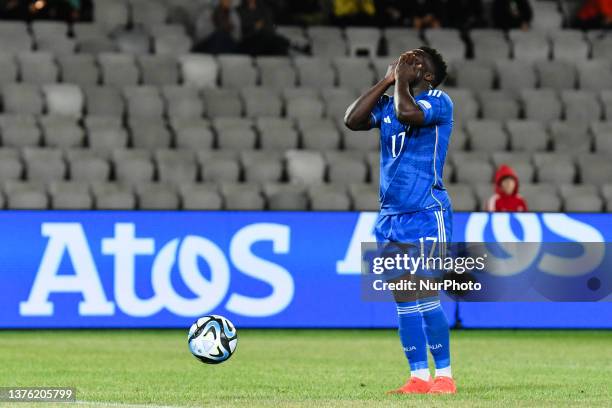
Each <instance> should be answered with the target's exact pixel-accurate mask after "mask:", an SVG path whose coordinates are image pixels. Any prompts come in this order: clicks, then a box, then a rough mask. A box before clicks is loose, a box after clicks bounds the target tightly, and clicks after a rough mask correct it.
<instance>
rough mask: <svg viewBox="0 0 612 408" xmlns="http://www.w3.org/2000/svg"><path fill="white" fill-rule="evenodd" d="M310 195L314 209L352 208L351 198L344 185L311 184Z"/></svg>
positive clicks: (344, 209)
mask: <svg viewBox="0 0 612 408" xmlns="http://www.w3.org/2000/svg"><path fill="white" fill-rule="evenodd" d="M308 197H309V198H310V207H311V209H312V210H314V211H348V210H350V209H351V199H350V198H349V196H348V194H347V193H346V189H345V187H344V186H339V185H318V186H310V187H309V188H308Z"/></svg>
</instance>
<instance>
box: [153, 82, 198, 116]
mask: <svg viewBox="0 0 612 408" xmlns="http://www.w3.org/2000/svg"><path fill="white" fill-rule="evenodd" d="M161 95H162V98H163V99H164V105H165V107H166V112H167V114H168V118H169V119H170V121H171V122H172V121H173V120H180V119H190V118H193V119H199V118H201V117H202V115H203V113H204V105H203V103H202V99H200V95H199V94H198V91H197V89H194V88H190V87H186V86H179V85H166V86H163V87H162V88H161Z"/></svg>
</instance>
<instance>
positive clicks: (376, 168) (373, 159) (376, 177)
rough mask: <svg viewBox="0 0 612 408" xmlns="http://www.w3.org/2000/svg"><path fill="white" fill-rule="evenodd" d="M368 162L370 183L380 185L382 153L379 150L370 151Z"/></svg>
mask: <svg viewBox="0 0 612 408" xmlns="http://www.w3.org/2000/svg"><path fill="white" fill-rule="evenodd" d="M366 162H367V163H368V167H369V170H370V183H371V184H373V185H375V186H378V185H379V184H380V154H379V153H378V152H368V153H367V154H366Z"/></svg>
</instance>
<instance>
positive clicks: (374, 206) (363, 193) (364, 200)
mask: <svg viewBox="0 0 612 408" xmlns="http://www.w3.org/2000/svg"><path fill="white" fill-rule="evenodd" d="M349 195H350V197H351V201H352V202H353V209H354V210H355V211H377V210H378V209H379V208H380V203H379V199H378V195H379V194H378V188H377V186H373V185H372V184H351V185H349Z"/></svg>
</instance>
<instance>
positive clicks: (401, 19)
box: [375, 0, 412, 27]
mask: <svg viewBox="0 0 612 408" xmlns="http://www.w3.org/2000/svg"><path fill="white" fill-rule="evenodd" d="M375 6H376V19H377V20H378V25H380V26H381V27H388V26H409V25H411V24H412V16H411V13H410V9H411V7H410V1H407V0H376V1H375Z"/></svg>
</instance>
